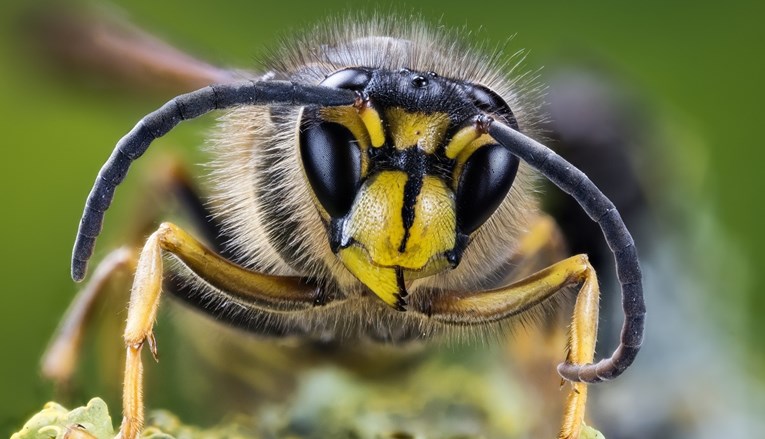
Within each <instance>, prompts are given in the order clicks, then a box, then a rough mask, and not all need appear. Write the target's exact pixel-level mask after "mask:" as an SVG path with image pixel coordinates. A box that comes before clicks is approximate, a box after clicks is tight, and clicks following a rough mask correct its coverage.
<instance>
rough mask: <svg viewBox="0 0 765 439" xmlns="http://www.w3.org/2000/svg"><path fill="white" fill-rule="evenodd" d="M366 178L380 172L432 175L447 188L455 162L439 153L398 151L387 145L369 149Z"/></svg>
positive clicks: (417, 150)
mask: <svg viewBox="0 0 765 439" xmlns="http://www.w3.org/2000/svg"><path fill="white" fill-rule="evenodd" d="M367 153H368V156H369V169H368V171H367V177H368V176H370V175H374V174H376V173H378V172H382V171H403V172H406V173H407V174H410V173H419V174H421V175H422V176H424V175H432V176H434V177H438V178H440V179H441V180H443V181H444V182H445V183H446V184H447V186H448V185H451V182H452V171H453V170H454V164H455V161H454V160H452V159H449V158H447V157H446V156H444V155H443V153H441V152H437V153H436V154H426V153H424V152H422V151H420V150H419V149H417V147H412V148H407V149H404V150H399V149H396V148H394V147H393V146H391V145H390V143H387V144H386V145H384V146H382V147H380V148H369V150H368V152H367Z"/></svg>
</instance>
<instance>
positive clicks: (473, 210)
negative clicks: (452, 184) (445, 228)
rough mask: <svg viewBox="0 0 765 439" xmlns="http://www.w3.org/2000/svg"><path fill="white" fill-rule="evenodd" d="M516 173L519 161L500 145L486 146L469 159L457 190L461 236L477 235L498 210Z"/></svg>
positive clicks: (458, 221)
mask: <svg viewBox="0 0 765 439" xmlns="http://www.w3.org/2000/svg"><path fill="white" fill-rule="evenodd" d="M516 172H518V157H516V156H514V155H513V154H511V153H510V151H508V150H507V148H505V147H503V146H501V145H497V144H492V145H484V146H482V147H480V148H478V149H477V150H476V151H475V152H474V153H473V154H472V155H471V156H470V158H468V160H467V162H465V165H464V167H463V168H462V174H461V175H460V182H459V185H458V186H457V224H458V226H459V227H460V230H461V231H462V233H465V234H470V233H472V232H474V231H475V230H476V229H477V228H478V227H479V226H480V225H481V224H483V223H485V222H486V220H488V219H489V217H490V216H491V214H493V213H494V211H495V210H497V207H499V205H500V204H501V203H502V200H504V199H505V196H506V195H507V192H508V191H509V190H510V186H512V185H513V180H515V174H516Z"/></svg>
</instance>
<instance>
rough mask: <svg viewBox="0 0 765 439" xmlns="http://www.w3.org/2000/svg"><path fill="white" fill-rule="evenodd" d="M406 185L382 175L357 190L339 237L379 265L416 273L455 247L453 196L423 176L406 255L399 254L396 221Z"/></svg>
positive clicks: (401, 177) (391, 174)
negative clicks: (350, 239)
mask: <svg viewBox="0 0 765 439" xmlns="http://www.w3.org/2000/svg"><path fill="white" fill-rule="evenodd" d="M406 180H407V175H406V174H405V173H404V172H401V171H387V172H382V173H380V174H378V175H377V176H376V177H374V178H373V179H372V181H371V182H369V183H368V184H366V185H365V186H364V187H362V188H361V189H360V191H359V195H358V197H357V199H356V203H355V204H354V206H353V209H351V214H350V217H349V218H348V221H347V222H346V224H345V229H344V231H343V235H344V236H351V237H353V239H354V240H355V241H356V242H358V243H359V244H360V245H361V246H362V247H364V249H365V250H366V251H367V252H368V253H369V256H370V257H371V258H372V260H373V261H374V262H375V263H376V264H378V265H383V266H389V267H390V266H400V267H403V268H407V269H411V270H419V269H421V268H422V267H424V266H425V265H426V264H427V262H428V260H429V259H430V258H431V257H432V256H433V255H436V254H439V253H443V252H445V251H447V250H451V249H452V248H453V247H454V242H455V239H456V232H455V230H456V218H455V213H454V195H453V193H452V191H451V190H450V189H449V188H447V187H446V185H444V183H443V182H442V181H441V180H440V179H438V178H435V177H431V176H425V178H424V180H423V184H422V189H421V190H420V194H419V195H418V196H417V203H416V204H415V208H414V223H413V224H412V227H410V229H409V236H408V239H407V244H406V250H405V251H404V252H400V251H399V249H400V247H401V242H402V240H403V239H404V235H405V234H406V230H405V228H404V222H403V218H402V216H401V209H402V207H403V204H404V185H405V184H406Z"/></svg>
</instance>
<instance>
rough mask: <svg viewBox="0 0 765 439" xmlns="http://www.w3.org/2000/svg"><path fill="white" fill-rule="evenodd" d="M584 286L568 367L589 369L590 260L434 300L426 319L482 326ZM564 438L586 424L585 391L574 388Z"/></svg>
mask: <svg viewBox="0 0 765 439" xmlns="http://www.w3.org/2000/svg"><path fill="white" fill-rule="evenodd" d="M576 284H581V285H582V286H581V289H580V290H579V294H578V296H577V300H576V305H575V307H574V315H573V319H572V323H571V330H570V334H569V343H568V349H569V353H568V357H567V362H568V363H569V364H574V365H579V364H587V363H589V362H591V361H592V359H593V357H594V355H595V341H596V338H597V333H598V311H599V308H598V300H599V297H600V289H599V287H598V280H597V276H596V275H595V270H594V269H593V268H592V265H590V262H589V260H588V259H587V256H586V255H577V256H572V257H570V258H568V259H565V260H563V261H561V262H558V263H557V264H554V265H552V266H550V267H548V268H546V269H544V270H542V271H539V272H537V273H535V274H533V275H531V276H529V277H527V278H525V279H522V280H520V281H518V282H516V283H514V284H511V285H509V286H506V287H502V288H496V289H493V290H488V291H482V292H477V293H452V294H448V293H445V294H442V295H438V296H435V299H433V302H432V303H430V307H429V308H428V309H427V311H426V312H427V313H428V314H429V315H430V317H431V318H433V319H435V320H437V321H440V322H442V323H445V324H450V325H480V324H486V323H488V322H493V321H498V320H502V319H506V318H508V317H511V316H513V315H517V314H520V313H522V312H524V311H527V310H529V309H530V308H532V307H534V306H536V305H538V304H540V303H542V302H543V301H545V300H547V299H549V298H551V297H552V296H554V295H555V294H556V293H558V292H560V291H563V290H564V289H565V287H567V286H572V285H576ZM571 384H572V389H571V392H570V393H569V395H568V399H567V402H566V409H565V414H564V421H563V427H562V428H561V432H560V435H559V437H560V438H566V439H568V438H576V437H578V435H579V429H580V428H581V425H582V421H583V419H584V409H585V403H586V401H587V385H586V384H585V383H580V382H576V383H571Z"/></svg>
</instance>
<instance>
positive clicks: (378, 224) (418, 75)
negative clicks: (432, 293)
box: [300, 68, 518, 309]
mask: <svg viewBox="0 0 765 439" xmlns="http://www.w3.org/2000/svg"><path fill="white" fill-rule="evenodd" d="M322 85H325V86H332V87H335V88H343V89H349V90H354V91H356V92H357V93H358V98H357V102H356V104H355V105H354V106H353V107H334V108H322V109H319V108H317V107H315V108H308V109H306V110H305V111H304V112H303V115H302V118H301V121H300V127H301V129H300V152H301V158H302V160H303V167H304V169H305V173H306V177H307V179H308V181H309V183H310V185H311V188H312V189H313V192H314V195H315V200H316V201H317V207H318V208H319V210H320V212H321V213H322V217H323V219H324V220H325V224H326V226H327V228H328V236H329V240H330V247H331V248H332V250H333V252H335V253H336V254H337V255H338V257H339V258H340V260H342V262H343V263H344V264H345V266H346V268H348V270H349V271H350V272H351V273H353V274H354V276H356V277H357V278H358V279H359V280H360V281H361V282H362V283H364V284H365V285H366V286H367V287H369V289H370V290H372V291H373V292H374V293H375V294H377V295H378V296H379V297H380V298H381V299H382V300H383V301H385V302H386V303H388V304H389V305H392V306H394V307H396V308H399V309H403V307H404V302H403V298H404V297H405V296H406V295H407V282H409V281H411V280H414V279H417V278H421V277H425V276H429V275H432V274H436V273H438V272H441V271H444V270H446V269H448V268H449V267H452V268H453V267H456V266H457V265H458V264H459V262H460V259H461V257H462V253H463V251H464V249H465V247H466V245H467V243H468V242H469V239H470V238H469V234H470V233H472V232H473V231H475V230H476V229H477V228H478V227H479V226H480V225H481V224H483V223H484V222H485V221H486V220H487V219H488V218H489V216H491V214H492V213H493V212H494V211H495V210H496V208H497V207H498V206H499V204H500V203H501V202H502V200H503V199H504V198H505V196H506V195H507V193H508V191H509V190H510V186H511V185H512V183H513V180H514V178H515V174H516V172H517V170H518V159H517V157H515V156H514V155H512V154H511V153H510V152H509V151H508V150H507V149H506V148H503V147H501V146H500V145H497V144H496V142H495V141H494V140H493V139H492V138H491V137H490V136H489V135H487V134H486V132H485V128H484V127H482V125H481V120H482V119H480V118H479V116H481V115H482V114H484V113H489V114H493V115H496V117H498V118H502V120H503V121H504V122H506V123H508V124H513V125H515V118H514V117H513V113H512V111H511V110H510V108H509V106H508V105H507V103H505V101H504V100H502V98H500V97H499V96H498V95H497V94H496V93H494V92H492V91H491V90H489V89H487V88H485V87H483V86H480V85H475V84H471V83H468V82H465V81H458V80H453V79H449V78H443V77H440V76H439V75H438V74H436V73H434V72H416V71H412V70H409V69H406V68H405V69H401V70H399V71H390V70H386V69H367V68H349V69H344V70H340V71H338V72H335V73H334V74H332V75H330V76H329V77H327V79H326V80H324V82H323V83H322ZM516 126H517V125H516Z"/></svg>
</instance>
